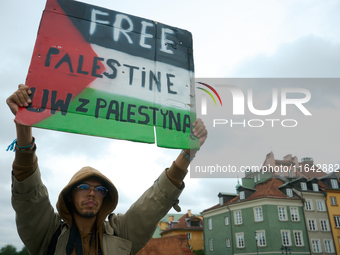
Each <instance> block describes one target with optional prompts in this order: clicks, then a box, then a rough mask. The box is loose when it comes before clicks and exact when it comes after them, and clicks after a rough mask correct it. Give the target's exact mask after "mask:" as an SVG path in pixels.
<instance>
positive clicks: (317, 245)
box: [312, 239, 321, 252]
mask: <svg viewBox="0 0 340 255" xmlns="http://www.w3.org/2000/svg"><path fill="white" fill-rule="evenodd" d="M312 249H313V252H321V246H320V240H319V239H312Z"/></svg>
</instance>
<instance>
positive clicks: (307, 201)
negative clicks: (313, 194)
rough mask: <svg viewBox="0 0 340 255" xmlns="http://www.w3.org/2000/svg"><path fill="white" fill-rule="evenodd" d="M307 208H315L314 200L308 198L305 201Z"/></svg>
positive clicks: (308, 209)
mask: <svg viewBox="0 0 340 255" xmlns="http://www.w3.org/2000/svg"><path fill="white" fill-rule="evenodd" d="M305 208H306V211H312V210H313V202H312V200H306V201H305Z"/></svg>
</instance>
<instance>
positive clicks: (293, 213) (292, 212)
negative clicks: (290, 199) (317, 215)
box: [290, 207, 300, 221]
mask: <svg viewBox="0 0 340 255" xmlns="http://www.w3.org/2000/svg"><path fill="white" fill-rule="evenodd" d="M290 216H291V219H292V221H299V220H300V218H299V209H298V208H297V207H291V208H290Z"/></svg>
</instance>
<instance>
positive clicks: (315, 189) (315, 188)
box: [313, 183, 319, 191]
mask: <svg viewBox="0 0 340 255" xmlns="http://www.w3.org/2000/svg"><path fill="white" fill-rule="evenodd" d="M313 190H314V191H319V185H318V184H317V183H313Z"/></svg>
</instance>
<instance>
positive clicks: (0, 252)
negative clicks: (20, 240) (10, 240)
mask: <svg viewBox="0 0 340 255" xmlns="http://www.w3.org/2000/svg"><path fill="white" fill-rule="evenodd" d="M0 255H29V253H28V251H27V248H26V247H23V248H22V249H21V251H17V249H16V248H15V247H14V246H13V245H11V244H7V245H6V246H4V247H2V248H1V249H0Z"/></svg>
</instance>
